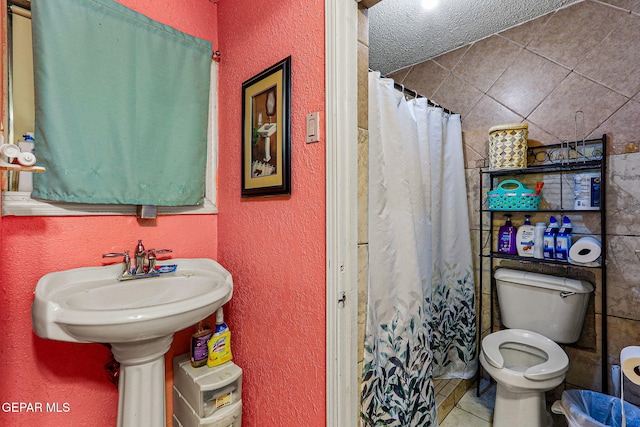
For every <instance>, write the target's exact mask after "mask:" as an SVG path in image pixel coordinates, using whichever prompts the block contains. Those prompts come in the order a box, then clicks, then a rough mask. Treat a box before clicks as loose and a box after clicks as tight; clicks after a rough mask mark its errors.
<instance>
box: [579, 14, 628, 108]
mask: <svg viewBox="0 0 640 427" xmlns="http://www.w3.org/2000/svg"><path fill="white" fill-rule="evenodd" d="M639 49H640V16H638V15H632V14H628V15H625V16H623V18H622V20H621V22H620V23H619V24H618V25H616V27H615V28H614V29H613V32H612V33H611V34H609V35H608V36H607V37H606V38H605V39H604V40H603V41H602V43H600V44H599V45H598V46H596V48H595V49H594V50H593V51H592V52H591V54H589V55H588V56H587V57H586V59H585V60H584V61H583V62H581V63H580V64H579V65H578V66H577V67H576V69H575V70H576V72H578V73H580V74H582V75H584V76H586V77H588V78H590V79H592V80H595V81H596V82H598V83H600V84H602V85H604V86H606V87H608V88H611V89H613V90H615V91H617V92H619V93H621V94H623V95H625V96H627V97H632V96H634V95H635V94H636V93H638V91H639V90H640V61H638V50H639Z"/></svg>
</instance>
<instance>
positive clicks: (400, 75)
mask: <svg viewBox="0 0 640 427" xmlns="http://www.w3.org/2000/svg"><path fill="white" fill-rule="evenodd" d="M409 71H411V67H406V68H403V69H401V70H398V71H394V72H393V73H391V74H388V75H387V77H389V78H390V79H393V80H394V81H395V82H396V83H400V84H404V83H403V82H404V79H405V77H407V74H409Z"/></svg>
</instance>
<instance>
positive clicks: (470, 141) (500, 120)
mask: <svg viewBox="0 0 640 427" xmlns="http://www.w3.org/2000/svg"><path fill="white" fill-rule="evenodd" d="M522 120H523V118H522V117H521V116H519V115H517V114H516V113H514V112H513V111H511V110H509V109H508V108H506V107H505V106H503V105H501V104H500V103H498V102H496V101H495V100H493V99H491V98H490V97H488V96H483V97H482V98H481V99H480V101H479V102H478V103H477V104H476V105H475V106H474V107H473V108H472V109H471V111H470V112H469V114H467V116H466V117H465V119H464V121H463V122H462V139H463V142H464V149H465V153H464V155H465V165H466V166H467V167H476V163H474V162H475V161H477V160H480V159H486V158H487V156H488V150H489V128H491V127H492V126H496V125H499V124H504V123H519V122H521V121H522Z"/></svg>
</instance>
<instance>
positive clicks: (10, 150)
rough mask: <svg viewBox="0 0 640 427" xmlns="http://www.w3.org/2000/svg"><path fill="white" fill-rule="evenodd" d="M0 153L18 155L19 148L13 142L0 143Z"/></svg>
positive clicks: (10, 155)
mask: <svg viewBox="0 0 640 427" xmlns="http://www.w3.org/2000/svg"><path fill="white" fill-rule="evenodd" d="M0 154H2V155H4V156H7V157H18V154H20V148H19V147H18V146H17V145H15V144H2V145H0Z"/></svg>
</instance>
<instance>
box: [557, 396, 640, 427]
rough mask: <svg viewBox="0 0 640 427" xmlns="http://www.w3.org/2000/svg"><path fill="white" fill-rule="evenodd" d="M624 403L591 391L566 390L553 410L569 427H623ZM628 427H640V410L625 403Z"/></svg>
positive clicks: (613, 397) (615, 398)
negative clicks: (563, 418)
mask: <svg viewBox="0 0 640 427" xmlns="http://www.w3.org/2000/svg"><path fill="white" fill-rule="evenodd" d="M621 403H622V401H621V400H620V399H619V398H617V397H615V396H609V395H607V394H602V393H597V392H595V391H591V390H565V391H563V392H562V399H561V400H557V401H556V402H555V403H554V404H553V406H552V407H551V410H552V411H553V412H554V413H556V414H563V415H564V416H565V417H566V418H567V423H568V425H569V427H622V426H623V424H622V406H621ZM624 412H625V418H626V427H640V408H638V407H636V406H634V405H632V404H630V403H627V402H624Z"/></svg>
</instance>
